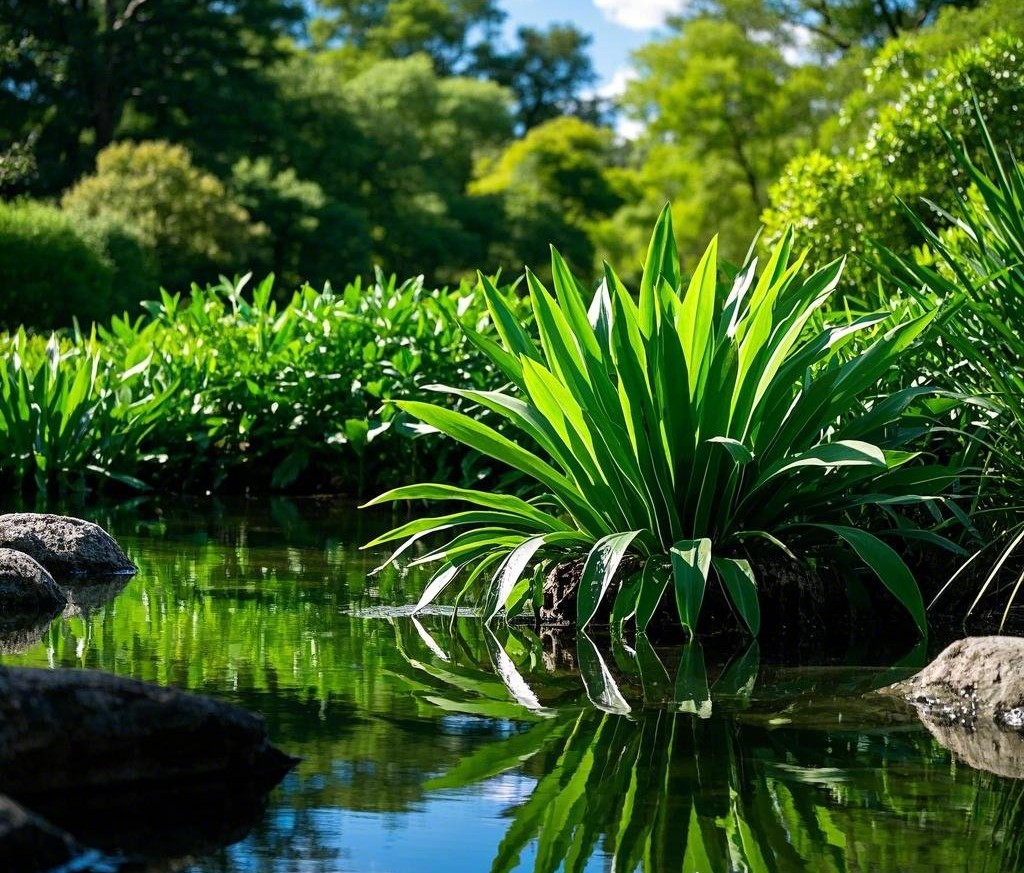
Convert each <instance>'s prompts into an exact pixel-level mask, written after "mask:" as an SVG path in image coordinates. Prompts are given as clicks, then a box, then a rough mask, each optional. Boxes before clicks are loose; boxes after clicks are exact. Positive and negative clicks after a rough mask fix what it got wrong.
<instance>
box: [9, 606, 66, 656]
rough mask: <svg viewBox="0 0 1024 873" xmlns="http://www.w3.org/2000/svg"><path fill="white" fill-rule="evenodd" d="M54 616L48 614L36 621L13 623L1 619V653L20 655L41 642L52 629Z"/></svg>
mask: <svg viewBox="0 0 1024 873" xmlns="http://www.w3.org/2000/svg"><path fill="white" fill-rule="evenodd" d="M52 622H53V617H52V616H49V615H46V616H42V617H38V618H36V619H34V623H33V624H30V625H25V623H24V622H18V623H16V624H12V623H9V622H4V621H0V655H20V654H22V653H23V652H27V651H28V650H29V649H31V648H32V647H33V646H34V645H36V644H37V643H39V642H40V641H41V640H42V638H43V637H44V636H45V635H46V632H47V631H48V630H49V629H50V624H51V623H52Z"/></svg>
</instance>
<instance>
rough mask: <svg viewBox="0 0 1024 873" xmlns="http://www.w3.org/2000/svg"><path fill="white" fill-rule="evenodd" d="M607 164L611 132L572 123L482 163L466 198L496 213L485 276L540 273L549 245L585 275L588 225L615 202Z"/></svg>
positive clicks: (551, 126) (589, 261)
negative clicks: (503, 271)
mask: <svg viewBox="0 0 1024 873" xmlns="http://www.w3.org/2000/svg"><path fill="white" fill-rule="evenodd" d="M613 160H614V145H613V141H612V132H611V131H610V130H608V129H607V128H600V127H596V126H594V125H592V124H587V123H586V122H584V121H581V120H580V119H578V118H555V119H552V120H551V121H547V122H544V123H543V124H540V125H538V126H537V127H535V128H533V129H532V130H531V131H529V132H528V133H527V134H526V136H524V137H523V138H522V139H520V140H517V141H515V142H513V143H512V144H511V145H510V146H509V147H508V148H507V149H506V150H505V151H504V152H503V153H502V154H501V156H500V157H498V158H497V159H495V160H492V161H490V162H483V163H482V164H481V166H480V168H479V170H478V178H477V179H476V180H475V181H474V182H473V184H472V185H471V187H470V192H471V193H472V194H473V195H475V196H476V197H478V198H480V199H481V200H482V201H483V202H485V203H488V204H489V205H490V208H492V209H496V210H499V211H500V214H501V216H502V220H501V222H500V225H501V227H502V228H503V233H502V234H501V235H500V236H498V237H497V238H496V239H495V240H494V241H493V243H492V244H491V247H490V251H489V255H488V259H487V261H486V265H487V269H488V270H489V271H492V270H495V269H497V268H499V267H501V268H507V269H509V270H511V271H512V273H513V274H516V273H518V272H519V271H520V270H521V269H522V265H523V264H524V263H526V264H529V265H530V267H531V268H532V269H533V270H534V271H535V272H537V273H538V274H544V273H546V272H548V271H549V267H548V263H549V253H548V245H549V244H552V243H553V244H555V245H556V246H557V247H558V249H559V251H560V252H561V253H562V254H563V255H564V256H565V257H566V259H567V260H568V261H569V262H570V263H572V264H574V265H576V266H577V267H578V268H579V269H580V270H581V271H583V272H589V271H590V270H591V269H592V267H593V261H594V247H593V244H592V243H591V241H590V229H591V226H592V225H593V223H594V222H596V221H599V220H600V219H602V218H605V217H606V216H608V215H610V214H611V213H613V212H614V211H615V210H616V209H617V208H618V207H619V206H620V205H621V203H622V200H621V199H620V198H619V196H618V194H617V192H616V191H615V189H614V188H613V186H612V185H611V183H610V181H609V177H608V169H609V167H610V166H611V164H612V162H613Z"/></svg>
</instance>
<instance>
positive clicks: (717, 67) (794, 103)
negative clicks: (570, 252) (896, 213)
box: [602, 18, 821, 263]
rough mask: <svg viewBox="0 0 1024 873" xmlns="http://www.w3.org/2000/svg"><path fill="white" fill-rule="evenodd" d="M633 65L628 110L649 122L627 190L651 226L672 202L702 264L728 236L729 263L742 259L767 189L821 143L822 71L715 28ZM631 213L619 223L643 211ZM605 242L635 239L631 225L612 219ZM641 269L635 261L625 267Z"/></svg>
mask: <svg viewBox="0 0 1024 873" xmlns="http://www.w3.org/2000/svg"><path fill="white" fill-rule="evenodd" d="M634 60H635V64H636V67H637V71H638V77H637V79H636V80H635V81H634V82H632V83H630V85H629V87H628V88H627V90H626V93H625V95H624V96H623V98H622V100H621V103H622V106H623V108H624V110H625V111H626V112H627V113H628V114H629V115H630V116H632V117H633V118H636V119H638V120H641V121H643V123H644V125H645V133H644V135H643V137H642V138H641V139H640V141H639V142H638V143H637V145H636V148H635V151H634V165H633V172H632V178H631V179H630V178H628V177H627V178H621V179H620V183H621V184H623V185H625V186H626V187H627V188H629V189H631V191H632V193H633V194H634V195H639V196H642V197H643V198H644V201H645V202H644V204H643V207H642V209H641V212H642V213H643V215H644V216H645V217H649V216H656V215H657V213H658V211H660V209H661V208H662V207H663V206H664V204H665V203H666V202H667V201H669V200H671V201H672V203H673V205H674V208H675V209H676V210H678V211H679V213H680V215H679V216H677V218H678V219H682V218H683V217H684V216H685V218H686V220H685V221H684V220H680V221H679V227H680V228H681V233H682V237H683V241H684V245H685V246H687V248H688V251H686V252H685V254H687V255H689V256H696V255H697V254H699V252H700V251H702V250H703V248H704V246H705V245H706V243H707V240H708V239H709V238H710V237H711V236H712V235H713V234H714V233H716V232H721V235H722V238H721V243H722V250H723V253H724V254H725V256H726V257H728V258H730V259H732V260H738V259H741V258H742V257H743V255H744V254H745V252H746V246H747V243H748V242H749V240H750V239H751V237H752V236H753V234H754V233H755V231H756V230H757V226H758V216H759V214H760V212H761V210H762V209H763V208H764V206H765V205H766V203H767V197H766V191H767V187H768V185H769V184H770V183H771V182H772V181H773V180H774V179H775V178H776V177H777V175H778V173H779V172H780V171H781V169H782V167H783V166H784V165H785V163H786V161H787V160H788V159H789V158H790V157H792V156H793V155H794V154H796V153H797V152H798V151H799V150H800V149H802V148H804V147H805V145H807V144H808V143H809V141H810V139H811V137H812V136H813V135H814V132H815V129H816V124H815V122H816V119H817V117H818V110H817V109H816V106H815V99H816V97H817V96H818V95H819V94H820V87H821V86H820V76H819V75H818V71H817V69H816V68H814V67H812V66H808V65H793V64H791V63H789V62H788V61H787V60H786V59H785V58H784V57H783V55H782V52H781V51H780V49H779V48H778V47H777V46H775V45H773V44H772V43H770V42H764V41H760V40H758V39H755V38H754V37H752V36H751V35H749V34H747V33H746V32H745V31H744V30H743V28H742V27H741V26H740V25H738V24H736V23H734V22H730V21H723V20H718V19H713V18H701V19H696V20H692V21H689V22H687V23H686V24H685V26H684V27H683V29H682V30H681V31H679V32H678V33H675V34H672V35H671V36H669V37H667V38H665V39H662V40H659V41H657V42H653V43H651V44H649V45H647V46H644V47H643V48H641V49H640V50H639V51H638V52H636V54H635V55H634ZM652 164H656V166H652ZM625 199H626V200H627V201H629V200H633V199H634V198H633V196H626V198H625ZM626 209H627V210H628V211H627V213H625V214H624V215H623V216H621V218H622V219H626V218H627V217H628V216H630V215H632V214H633V212H635V210H636V209H637V204H636V203H635V202H633V203H632V204H631V205H629V206H627V207H626ZM634 217H635V216H634ZM602 236H603V237H605V238H607V239H609V240H613V241H614V240H615V238H616V237H620V238H623V239H624V238H626V237H628V236H629V233H628V229H627V228H626V227H624V221H623V222H620V221H618V220H615V219H613V221H612V223H611V225H609V226H606V227H605V228H604V229H603V230H602ZM690 246H692V248H689V247H690ZM623 254H624V253H623ZM641 259H642V252H637V253H635V254H634V257H632V258H630V257H626V258H625V260H624V261H623V262H625V263H630V262H633V263H639V262H640V261H641Z"/></svg>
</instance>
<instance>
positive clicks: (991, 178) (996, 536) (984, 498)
mask: <svg viewBox="0 0 1024 873" xmlns="http://www.w3.org/2000/svg"><path fill="white" fill-rule="evenodd" d="M974 118H975V120H976V123H977V129H978V131H979V133H980V135H981V139H982V141H983V143H984V145H985V151H984V154H983V156H982V157H981V159H980V160H978V161H975V160H974V159H972V158H971V156H970V155H969V154H968V153H967V151H966V149H965V148H964V147H963V146H962V145H960V144H958V143H957V142H956V141H955V140H954V139H953V138H952V137H951V136H949V134H946V141H947V144H948V146H949V149H950V152H951V155H952V157H953V160H954V161H955V163H956V165H957V167H958V170H959V173H958V175H959V176H960V177H961V178H963V179H965V180H966V182H967V183H968V184H967V186H965V188H964V189H962V190H961V191H959V192H958V193H957V198H956V204H955V206H954V208H953V211H952V212H946V211H945V210H942V209H940V208H939V207H938V206H936V205H935V204H934V203H930V202H927V201H926V203H927V205H928V206H929V207H930V209H931V211H932V212H933V213H935V214H936V215H938V216H940V218H941V219H943V220H944V224H945V227H944V228H943V229H939V230H936V229H935V228H933V227H931V226H929V224H928V223H926V222H925V220H924V219H923V217H922V216H919V215H917V214H916V213H915V211H914V209H913V208H912V207H911V206H910V205H909V204H904V208H905V209H906V211H907V214H908V216H909V217H910V219H911V220H912V221H913V222H914V224H915V226H916V227H917V229H918V231H919V233H920V234H921V235H922V237H923V238H924V239H925V241H926V242H927V244H928V247H929V249H930V251H931V253H932V254H933V255H935V256H936V264H935V265H929V264H927V263H924V262H922V261H919V260H915V259H913V258H909V257H905V256H903V255H900V254H898V253H896V252H894V251H892V250H890V249H888V248H886V247H885V246H881V245H879V246H878V255H879V261H880V263H879V265H878V266H879V268H880V270H881V272H883V273H884V274H886V275H887V276H888V278H889V279H890V280H891V281H892V282H893V284H894V285H896V287H899V288H900V289H901V290H902V291H903V293H904V294H905V295H906V296H907V297H910V298H916V299H918V300H924V301H926V305H927V303H928V302H930V301H941V302H942V317H941V319H940V320H939V322H938V323H937V327H938V332H939V334H940V335H941V337H942V342H941V343H939V344H935V345H934V346H933V347H932V348H930V349H929V352H930V356H929V358H930V360H928V361H927V362H926V366H930V367H932V368H934V370H935V372H936V377H937V378H938V379H941V380H942V382H943V383H944V384H945V385H946V386H948V387H949V388H950V389H952V390H954V391H956V392H959V393H961V394H963V395H964V396H970V397H973V398H975V399H976V402H977V404H978V405H979V406H981V405H984V408H985V411H986V412H987V414H981V415H976V416H974V418H975V419H976V425H975V426H976V437H977V438H976V439H975V440H974V445H976V446H979V447H982V448H983V449H984V451H983V452H982V455H983V457H982V459H981V462H980V464H979V466H980V467H981V472H982V474H983V475H982V476H980V477H979V480H978V481H979V494H978V499H979V506H980V509H979V511H978V513H977V517H978V519H979V521H981V522H982V523H984V522H986V521H987V522H988V524H987V525H986V528H987V530H986V533H988V534H989V538H990V540H992V541H994V542H993V543H991V544H992V545H995V544H999V545H1000V546H1001V548H999V549H997V550H996V557H995V558H994V560H993V561H992V565H991V567H990V570H989V572H988V573H987V575H986V576H985V579H984V581H983V582H982V583H981V585H980V586H979V589H978V592H977V595H976V596H975V598H974V600H973V602H972V603H971V606H970V607H969V609H968V615H969V614H970V613H971V612H972V611H973V610H974V609H975V608H976V607H977V606H978V604H979V602H980V601H981V600H982V598H983V597H984V596H985V594H986V593H987V592H989V590H990V589H991V588H992V586H993V583H994V582H995V581H996V579H997V578H998V577H999V576H1000V571H1001V570H1002V569H1003V567H1004V565H1006V563H1007V561H1008V560H1009V559H1010V557H1011V555H1013V553H1014V552H1015V551H1017V550H1018V549H1019V547H1020V545H1021V543H1022V542H1024V524H1021V523H1020V522H1019V520H1018V519H1019V517H1020V512H1021V507H1020V503H1019V497H1018V495H1019V494H1020V490H1021V486H1022V484H1024V439H1022V436H1021V435H1022V433H1024V370H1022V367H1024V309H1022V305H1021V304H1022V303H1024V163H1021V162H1020V161H1019V160H1018V159H1017V158H1015V157H1014V156H1013V155H1012V154H1011V155H1009V156H1005V155H1000V149H999V148H997V147H996V144H995V143H994V142H993V140H992V138H991V136H990V134H989V130H988V127H987V125H986V122H985V118H984V116H983V115H982V112H981V108H980V106H979V104H978V101H977V99H975V101H974ZM931 305H934V304H931ZM984 551H985V549H982V550H981V551H979V552H977V553H975V555H974V556H972V558H971V559H970V561H969V562H967V563H965V564H964V565H963V566H962V567H961V569H965V568H966V567H968V566H971V562H973V561H974V560H975V558H977V557H979V556H980V555H981V554H982V553H983V552H984ZM974 566H977V565H974ZM972 569H973V567H972ZM957 578H959V573H958V574H956V575H954V577H953V578H951V579H950V583H952V582H954V581H956V579H957ZM1022 585H1024V573H1021V574H1019V575H1018V576H1017V579H1016V582H1014V584H1013V586H1012V588H1011V589H1010V595H1009V597H1008V598H1007V601H1006V607H1005V610H1004V611H1003V616H1002V621H1003V622H1005V621H1006V619H1007V617H1008V616H1009V611H1010V608H1011V606H1012V605H1013V603H1014V600H1015V598H1016V596H1017V595H1018V593H1019V592H1020V589H1021V587H1022ZM949 587H950V584H949V583H947V585H946V586H945V587H944V588H943V589H942V590H943V591H946V590H948V588H949ZM941 593H942V592H940V594H941Z"/></svg>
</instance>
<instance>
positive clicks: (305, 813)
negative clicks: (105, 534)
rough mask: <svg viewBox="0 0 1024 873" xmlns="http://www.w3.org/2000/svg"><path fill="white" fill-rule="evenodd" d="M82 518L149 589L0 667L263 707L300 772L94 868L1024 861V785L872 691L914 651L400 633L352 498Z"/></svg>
mask: <svg viewBox="0 0 1024 873" xmlns="http://www.w3.org/2000/svg"><path fill="white" fill-rule="evenodd" d="M74 511H75V512H76V513H77V514H81V515H85V516H87V517H91V518H93V519H94V520H96V521H98V522H99V523H101V524H103V525H105V526H106V527H107V528H108V529H109V530H110V531H111V532H112V533H113V534H114V535H115V536H116V537H117V539H118V540H119V541H120V542H121V543H122V545H123V546H124V547H125V549H126V551H127V552H128V553H129V555H130V556H131V557H132V558H133V560H135V562H136V563H137V564H138V565H139V568H140V572H139V574H138V575H137V576H136V577H135V578H133V579H132V580H131V581H129V582H127V584H125V585H124V586H123V587H120V586H114V587H113V588H111V587H109V586H107V587H103V588H97V589H95V590H90V589H85V588H83V589H81V590H80V592H79V593H78V596H77V597H76V603H75V604H73V605H72V606H70V607H69V608H68V609H67V610H66V611H65V615H64V616H62V617H59V618H58V619H56V620H55V621H54V622H53V623H52V624H50V625H49V626H46V627H41V628H39V629H38V632H37V636H38V637H39V639H38V641H35V642H33V641H32V640H30V639H25V640H22V641H21V642H20V644H19V645H18V646H17V648H19V649H22V651H20V652H17V653H15V652H11V651H10V649H11V648H12V646H11V644H8V648H7V651H8V653H7V654H5V655H3V656H2V658H0V660H2V662H3V663H5V664H8V665H14V664H20V665H33V666H40V667H51V668H66V667H88V668H98V669H103V670H109V671H113V672H115V673H118V674H121V675H125V676H132V677H136V678H139V679H147V680H152V681H155V682H159V683H164V684H173V685H176V686H180V687H183V688H188V689H192V690H195V691H200V692H203V693H206V694H211V695H215V696H217V697H220V698H222V699H226V700H229V701H232V702H235V703H238V704H241V705H242V706H245V707H247V708H249V709H251V710H255V711H257V712H259V713H261V714H262V715H263V716H264V717H265V719H266V721H267V723H268V727H269V731H270V734H271V737H272V739H273V741H274V742H275V744H277V745H278V746H279V747H281V748H282V749H284V750H285V751H287V752H289V753H291V754H293V755H297V756H300V757H301V759H302V760H301V763H299V764H298V766H297V767H296V768H295V770H293V771H292V772H291V773H290V774H289V775H288V776H287V777H286V778H285V780H284V781H283V782H282V783H281V785H279V786H278V787H277V788H276V789H275V790H274V791H273V792H272V793H271V794H270V796H269V798H268V800H267V803H266V805H265V807H264V806H260V807H258V808H255V809H249V810H246V811H245V814H244V815H241V816H240V817H237V820H236V819H235V818H232V817H231V816H229V815H227V814H224V815H223V818H224V820H221V818H220V817H219V816H221V813H217V814H214V813H211V812H209V811H202V812H199V811H196V814H195V815H194V816H192V817H190V816H189V815H188V813H189V812H190V810H188V809H184V810H180V812H181V813H182V815H181V816H173V817H172V818H173V820H161V821H158V822H156V823H155V827H154V828H153V833H157V834H159V835H160V838H150V837H147V838H146V839H145V840H136V845H133V846H131V847H127V848H126V846H125V845H124V837H123V836H118V837H116V838H115V837H113V836H110V837H109V839H110V841H111V845H110V846H109V847H107V848H109V849H110V850H111V851H112V852H116V850H117V849H120V850H122V854H121V856H120V861H118V860H117V859H116V858H115V859H114V860H112V861H109V862H103V863H101V862H96V863H97V866H96V869H97V870H103V869H116V868H117V866H118V865H119V864H120V865H122V866H127V867H128V868H129V869H133V870H154V871H155V870H157V869H160V870H168V869H173V870H185V871H189V873H229V871H230V873H256V871H259V873H264V871H266V873H291V871H294V873H299V871H302V873H305V871H317V873H319V871H330V873H342V871H360V873H365V871H388V873H400V871H434V870H436V871H445V873H455V871H474V873H475V871H486V870H495V871H506V870H539V871H555V870H559V869H562V870H566V871H583V870H586V871H599V870H601V871H604V870H617V871H635V870H643V871H650V873H674V871H724V870H737V871H752V873H758V871H790V870H808V871H867V870H877V871H904V873H906V871H929V873H935V871H953V870H957V871H985V870H990V871H999V870H1016V869H1020V865H1021V863H1022V862H1024V851H1022V849H1024V827H1022V825H1024V803H1022V802H1021V801H1022V796H1021V795H1022V787H1021V786H1022V783H1020V782H1016V781H1013V780H1008V779H1003V778H1000V777H998V776H995V775H993V774H990V773H985V772H980V771H975V770H972V769H970V768H969V767H967V766H966V765H964V764H961V763H958V762H957V761H956V760H955V759H954V758H953V757H952V756H951V755H950V753H949V752H947V751H946V750H944V749H943V748H942V747H941V746H939V745H938V744H936V743H935V742H934V741H933V739H932V738H931V736H930V734H928V732H927V731H926V730H925V729H924V728H923V727H921V726H920V725H919V724H918V723H917V722H916V721H914V720H913V719H911V718H909V717H908V715H907V713H906V712H905V711H904V710H903V709H902V708H901V707H898V706H894V705H892V704H890V703H886V702H884V701H882V700H878V701H877V702H872V700H871V698H870V697H868V698H864V697H863V696H862V695H863V692H866V691H868V690H870V689H871V688H873V687H878V686H880V685H883V684H886V683H887V682H888V681H892V680H894V679H895V678H899V677H900V676H903V675H906V674H907V673H908V672H909V668H908V664H909V661H906V662H904V663H903V664H902V665H897V666H893V667H890V668H885V667H879V666H878V665H877V664H876V665H874V666H872V667H864V666H862V663H863V658H861V656H853V660H854V661H856V660H858V658H860V659H861V662H862V663H861V664H858V663H852V664H823V665H819V666H811V667H808V666H806V665H804V666H802V667H799V668H791V667H787V666H786V665H779V664H768V663H763V662H762V659H760V658H759V655H758V652H757V649H756V647H752V648H750V649H748V650H746V651H744V652H738V653H736V654H735V656H734V657H732V658H731V659H723V658H714V657H711V656H710V655H706V654H705V653H704V652H703V651H702V650H701V649H700V648H699V647H696V646H690V647H678V646H676V647H668V648H658V649H655V648H654V647H652V646H650V645H647V644H645V643H643V642H642V641H641V642H638V643H635V648H630V647H629V646H628V645H623V644H620V643H613V642H612V641H609V640H600V639H596V642H592V641H591V640H589V639H587V638H581V639H580V641H579V642H578V643H566V642H565V641H564V640H562V641H558V640H550V639H540V638H538V636H536V635H535V634H534V632H533V631H532V629H530V628H513V629H511V630H510V629H508V628H504V629H496V630H495V632H494V633H493V634H491V633H489V632H488V631H487V630H486V629H484V628H482V627H481V626H480V623H479V622H478V621H475V620H473V619H472V618H465V617H458V618H456V619H454V620H453V619H452V618H451V617H449V616H447V615H430V616H424V617H421V618H420V619H419V620H418V621H417V620H414V619H412V618H410V617H408V616H402V615H398V616H396V615H394V614H393V613H392V612H391V611H389V610H387V609H385V608H384V607H388V606H390V605H393V604H396V603H399V604H401V603H408V602H410V601H411V600H414V599H415V596H416V593H417V592H418V590H419V587H420V586H421V585H422V581H423V580H422V577H416V576H415V574H408V575H405V574H403V573H401V572H398V571H395V570H393V569H390V568H389V570H388V571H386V572H385V573H383V574H380V575H379V576H375V577H373V578H370V579H368V578H367V571H368V570H369V569H371V568H372V567H373V566H374V565H375V564H376V563H378V562H379V560H380V555H372V554H366V553H364V552H361V551H359V548H358V546H359V544H360V543H362V542H366V541H367V540H368V539H370V538H371V537H372V536H373V535H374V534H375V533H377V532H379V531H380V530H383V529H385V528H386V527H387V526H388V525H389V523H390V522H391V518H390V516H374V515H371V514H368V513H357V512H356V511H355V510H354V509H353V508H352V507H348V506H344V505H339V504H334V503H321V502H308V503H303V502H284V501H281V502H278V501H270V502H259V503H257V502H247V503H244V504H238V505H231V506H229V507H225V506H224V505H222V504H213V503H204V504H186V503H180V504H168V503H166V502H162V503H155V502H153V503H151V502H140V503H137V504H132V505H125V506H121V507H118V508H109V507H108V508H102V509H92V510H88V509H85V510H83V509H77V510H74ZM920 655H921V653H920V652H918V653H917V654H915V655H914V656H913V657H914V658H916V657H918V656H920ZM72 802H73V803H74V804H78V805H81V807H82V808H87V807H88V805H89V802H90V799H89V798H88V797H81V798H74V799H73V801H72ZM161 815H163V813H161ZM179 818H180V820H179ZM200 818H202V819H204V820H203V821H198V819H200ZM227 819H231V820H230V821H228V820H227ZM100 839H101V842H102V838H100ZM124 852H127V853H128V855H129V856H130V857H129V858H128V859H127V860H125V857H124ZM104 863H106V866H104Z"/></svg>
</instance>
